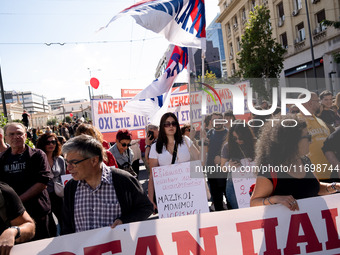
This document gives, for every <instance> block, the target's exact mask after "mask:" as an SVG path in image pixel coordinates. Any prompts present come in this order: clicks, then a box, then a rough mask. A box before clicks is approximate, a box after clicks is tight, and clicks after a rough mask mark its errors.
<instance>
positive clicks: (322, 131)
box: [297, 92, 332, 182]
mask: <svg viewBox="0 0 340 255" xmlns="http://www.w3.org/2000/svg"><path fill="white" fill-rule="evenodd" d="M305 96H306V95H304V94H301V95H300V96H299V99H301V98H304V97H305ZM303 106H304V107H305V108H306V109H307V110H308V111H309V112H310V113H311V114H312V115H310V116H307V115H304V114H303V113H302V112H300V113H298V114H297V116H298V117H300V118H302V119H304V120H305V121H306V123H307V129H308V133H309V134H311V135H312V142H311V143H310V145H309V155H308V157H309V158H310V160H311V161H312V164H314V166H317V165H321V167H322V169H323V168H324V165H323V164H326V165H327V166H326V168H325V171H315V174H316V176H317V177H318V179H319V180H322V181H323V182H328V181H330V179H331V174H332V171H330V170H329V167H330V165H329V162H328V160H327V159H326V157H325V155H324V154H323V152H322V149H321V148H322V146H323V143H324V141H325V140H326V138H327V137H328V136H329V134H330V131H329V129H328V127H327V125H326V124H325V123H324V122H323V120H321V119H319V118H317V117H316V116H315V114H316V113H317V112H318V111H319V109H320V99H319V96H318V95H317V94H316V93H314V92H311V98H310V100H309V101H308V102H306V103H304V104H303Z"/></svg>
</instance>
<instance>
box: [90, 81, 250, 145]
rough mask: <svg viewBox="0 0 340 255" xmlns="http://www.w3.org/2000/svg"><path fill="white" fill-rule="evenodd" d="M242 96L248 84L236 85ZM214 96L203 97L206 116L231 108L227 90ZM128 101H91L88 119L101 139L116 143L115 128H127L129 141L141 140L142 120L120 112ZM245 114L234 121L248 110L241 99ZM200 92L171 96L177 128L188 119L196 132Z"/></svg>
mask: <svg viewBox="0 0 340 255" xmlns="http://www.w3.org/2000/svg"><path fill="white" fill-rule="evenodd" d="M237 86H238V87H239V89H240V90H241V91H242V93H243V94H244V96H246V95H247V87H248V86H249V84H248V82H244V83H240V84H238V85H237ZM216 93H217V94H218V96H219V98H220V99H221V102H220V101H219V99H218V97H217V94H210V95H208V94H207V95H206V96H207V114H211V113H213V112H221V113H224V112H226V111H228V110H232V109H233V100H232V93H231V91H230V90H228V89H223V88H222V89H216ZM128 101H129V99H127V98H120V99H93V100H91V105H92V120H93V124H94V126H95V127H97V128H98V129H99V130H100V132H101V133H102V134H103V136H104V139H105V140H106V141H108V142H114V141H115V140H116V133H117V131H118V130H119V129H123V128H125V129H128V130H130V131H131V132H132V135H133V136H132V137H133V139H141V138H145V130H144V129H145V126H146V125H147V124H148V120H147V118H146V117H143V116H139V115H135V114H131V113H127V112H125V111H124V110H123V108H124V106H125V104H126V103H127V102H128ZM244 103H245V111H244V112H245V115H242V116H241V115H240V116H237V118H238V119H242V118H243V119H248V118H249V116H250V114H249V109H248V108H247V104H246V99H245V102H244ZM201 107H202V92H201V91H199V92H193V93H191V94H190V95H189V93H188V92H185V93H175V94H173V95H171V99H170V105H169V111H170V112H173V113H175V114H176V116H177V118H178V121H179V123H180V125H183V124H189V123H190V119H191V120H192V123H193V124H194V127H195V129H196V130H198V129H199V127H200V125H201V120H202V114H201V113H202V111H201Z"/></svg>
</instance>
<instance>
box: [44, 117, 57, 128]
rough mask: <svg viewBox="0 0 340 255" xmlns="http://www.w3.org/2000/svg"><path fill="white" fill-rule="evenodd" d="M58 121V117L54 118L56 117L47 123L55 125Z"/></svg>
mask: <svg viewBox="0 0 340 255" xmlns="http://www.w3.org/2000/svg"><path fill="white" fill-rule="evenodd" d="M57 122H58V120H57V119H56V118H54V119H50V120H48V121H47V123H46V124H47V125H48V126H54V125H56V124H57Z"/></svg>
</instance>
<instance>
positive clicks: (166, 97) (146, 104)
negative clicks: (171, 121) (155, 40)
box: [124, 46, 188, 125]
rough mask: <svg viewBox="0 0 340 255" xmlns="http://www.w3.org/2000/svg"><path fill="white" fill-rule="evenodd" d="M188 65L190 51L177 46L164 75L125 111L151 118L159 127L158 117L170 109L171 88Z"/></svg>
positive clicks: (139, 95) (126, 106)
mask: <svg viewBox="0 0 340 255" xmlns="http://www.w3.org/2000/svg"><path fill="white" fill-rule="evenodd" d="M187 65H188V49H187V48H183V47H179V46H175V47H174V50H173V52H172V54H171V57H170V59H169V63H168V65H167V68H166V70H165V72H164V74H163V75H162V76H160V77H159V79H156V80H154V81H153V82H152V83H151V84H150V85H149V86H147V87H146V88H145V89H144V90H142V91H141V92H139V93H138V94H137V95H136V96H135V97H134V98H132V99H131V100H130V101H129V102H128V103H127V104H126V105H125V106H124V111H126V112H131V113H134V114H137V115H141V116H146V117H149V119H150V122H151V123H153V124H157V125H158V124H159V123H157V122H158V121H159V120H158V117H159V116H160V115H163V114H164V113H165V112H166V111H167V109H168V105H169V102H170V96H171V87H172V85H173V84H174V81H175V79H176V77H177V75H178V74H179V73H180V72H181V71H182V70H184V69H185V68H186V67H187ZM159 111H161V112H163V111H164V113H163V114H161V113H160V112H159Z"/></svg>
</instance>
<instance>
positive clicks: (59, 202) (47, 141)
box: [37, 133, 66, 236]
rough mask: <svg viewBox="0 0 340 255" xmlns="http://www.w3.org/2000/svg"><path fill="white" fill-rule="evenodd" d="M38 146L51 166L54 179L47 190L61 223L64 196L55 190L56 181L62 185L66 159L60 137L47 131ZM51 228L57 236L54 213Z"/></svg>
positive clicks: (39, 140)
mask: <svg viewBox="0 0 340 255" xmlns="http://www.w3.org/2000/svg"><path fill="white" fill-rule="evenodd" d="M37 148H38V149H41V150H43V151H44V152H45V153H46V155H47V159H48V163H49V164H50V167H51V172H52V174H53V179H52V180H50V182H49V183H48V184H47V191H48V193H49V196H50V200H51V209H52V212H53V213H54V215H55V216H56V217H57V219H58V223H59V225H60V224H61V221H62V207H63V198H62V197H60V196H58V195H57V194H56V192H55V190H54V183H55V182H58V183H60V185H62V182H61V176H62V175H64V174H65V170H66V167H65V161H64V158H63V157H61V156H60V155H61V145H60V143H59V141H58V137H57V135H56V134H54V133H45V134H43V135H41V136H40V137H39V139H38V141H37ZM49 220H50V222H49V229H50V233H51V236H56V234H57V228H56V225H55V222H54V219H53V217H52V213H50V215H49Z"/></svg>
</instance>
